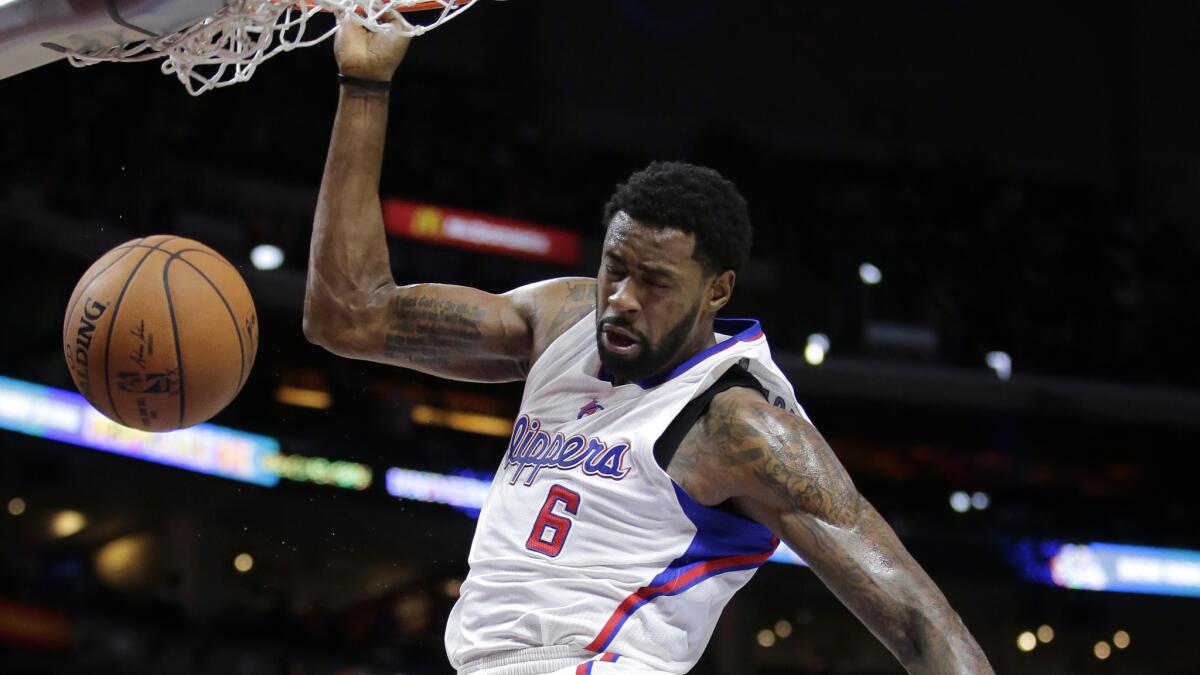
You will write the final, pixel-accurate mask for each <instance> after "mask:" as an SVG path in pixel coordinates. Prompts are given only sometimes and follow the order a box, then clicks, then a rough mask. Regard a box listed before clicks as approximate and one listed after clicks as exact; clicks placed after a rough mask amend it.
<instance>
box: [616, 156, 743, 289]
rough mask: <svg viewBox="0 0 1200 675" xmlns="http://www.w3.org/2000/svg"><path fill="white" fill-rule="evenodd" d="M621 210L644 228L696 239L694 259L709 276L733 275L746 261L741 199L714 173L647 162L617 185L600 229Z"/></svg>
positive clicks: (690, 166)
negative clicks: (668, 230)
mask: <svg viewBox="0 0 1200 675" xmlns="http://www.w3.org/2000/svg"><path fill="white" fill-rule="evenodd" d="M621 211H624V212H625V213H627V214H628V215H629V216H630V217H631V218H633V219H635V220H637V221H640V222H641V223H643V224H645V225H651V226H654V227H670V228H673V229H677V230H682V231H684V232H688V233H690V234H693V235H695V237H696V250H695V253H694V257H695V259H696V260H697V261H698V262H699V263H700V264H701V265H703V266H704V267H705V269H706V270H707V271H708V272H713V273H719V272H724V271H725V270H733V271H734V272H737V271H738V270H740V269H741V268H742V266H743V265H745V264H746V260H747V259H748V258H749V257H750V243H751V240H752V239H753V232H752V230H751V228H750V211H749V209H748V208H747V207H746V199H745V198H744V197H742V194H741V193H740V192H738V189H737V187H735V186H734V184H733V183H731V182H730V181H729V180H728V179H726V178H725V177H724V176H722V175H721V174H719V173H717V171H716V170H714V169H710V168H708V167H705V166H696V165H695V164H688V163H686V162H651V163H650V165H649V166H647V167H646V168H644V169H642V170H641V171H637V172H635V173H634V174H633V175H631V176H630V177H629V180H627V181H626V182H625V183H622V184H621V185H618V186H617V189H616V191H615V192H613V195H612V197H611V198H610V199H609V200H608V204H606V205H605V206H604V227H605V228H607V227H608V224H609V223H611V222H612V219H613V216H615V215H616V214H617V213H619V212H621Z"/></svg>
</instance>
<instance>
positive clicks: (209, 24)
mask: <svg viewBox="0 0 1200 675" xmlns="http://www.w3.org/2000/svg"><path fill="white" fill-rule="evenodd" d="M477 1H478V0H308V1H306V2H284V1H281V0H230V1H229V2H228V4H226V5H225V6H224V7H221V8H220V9H218V10H217V11H216V12H214V13H213V14H212V15H210V16H208V17H205V18H204V19H201V20H200V21H199V22H196V23H193V24H190V25H187V26H185V27H183V28H181V29H179V30H176V31H175V32H172V33H167V34H164V35H151V36H149V37H146V38H144V39H140V40H137V41H134V42H127V43H124V44H118V45H113V46H107V47H96V48H76V49H70V48H63V49H62V51H63V52H64V53H65V54H66V56H67V59H68V60H69V61H70V62H71V65H73V66H80V67H82V66H90V65H93V64H96V63H101V62H105V61H117V62H133V61H150V60H153V59H157V58H162V59H164V61H163V63H162V72H163V73H164V74H166V75H171V74H173V75H175V76H176V77H178V78H179V81H180V82H182V83H183V86H184V87H186V88H187V90H188V93H189V94H191V95H192V96H199V95H200V94H203V93H204V92H206V91H209V90H211V89H216V88H219V87H226V86H229V85H231V84H236V83H238V82H245V81H246V80H249V79H250V78H251V77H252V76H253V75H254V71H255V69H256V68H257V67H258V64H260V63H262V62H263V61H266V60H267V59H269V58H271V57H272V56H275V55H276V54H279V53H280V52H288V51H291V50H293V49H298V48H300V47H311V46H312V45H315V44H317V43H318V42H321V41H323V40H325V39H327V38H328V37H329V36H331V35H333V34H334V33H335V32H337V30H338V28H340V27H341V26H342V25H343V24H345V23H355V24H358V25H360V26H363V27H365V28H367V29H369V30H376V31H382V30H394V31H398V32H399V33H400V34H401V35H409V36H415V35H421V34H422V33H425V32H427V31H430V30H433V29H434V28H437V27H438V26H440V25H442V24H444V23H446V22H447V21H449V20H450V19H453V18H454V17H456V16H458V15H459V14H461V13H462V12H463V11H465V10H466V9H468V8H469V7H470V6H471V5H474V4H475V3H476V2H477ZM318 12H329V13H331V14H333V15H334V16H335V17H336V18H337V25H335V26H334V27H333V28H330V29H328V30H326V31H324V32H322V33H321V34H320V35H317V36H315V37H310V36H308V20H309V19H311V18H312V17H313V16H315V15H316V14H317V13H318ZM406 12H415V13H418V16H411V17H410V16H407V15H406V14H405V13H406ZM393 17H394V21H393V22H392V23H388V20H389V19H391V18H393Z"/></svg>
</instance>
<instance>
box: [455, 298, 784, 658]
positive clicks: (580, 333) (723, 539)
mask: <svg viewBox="0 0 1200 675" xmlns="http://www.w3.org/2000/svg"><path fill="white" fill-rule="evenodd" d="M595 322H596V318H595V314H594V313H592V314H589V315H588V316H587V317H585V318H584V319H583V320H581V321H580V322H579V323H577V324H575V325H574V326H572V327H571V328H569V329H567V331H566V332H565V333H563V335H562V336H561V337H559V338H558V339H557V340H555V341H554V342H553V343H552V344H551V345H550V347H549V348H547V350H546V352H545V353H544V354H543V355H542V357H541V358H540V359H538V361H537V363H536V364H534V366H533V368H532V369H531V370H530V373H529V377H528V380H527V382H526V385H525V393H524V396H523V397H522V400H521V412H520V415H519V417H518V418H517V420H516V423H515V424H514V428H513V433H512V437H511V439H510V442H509V446H508V452H507V453H506V455H505V457H504V459H503V461H502V462H501V464H500V468H499V470H498V471H497V472H496V476H495V479H494V480H493V481H492V486H491V489H490V491H489V492H488V496H487V500H486V501H485V503H484V506H483V510H482V512H481V513H480V516H479V524H478V526H477V528H476V531H475V539H474V541H473V543H472V545H471V553H470V558H469V561H470V566H471V571H470V574H469V575H468V576H467V579H466V581H464V582H463V584H462V588H461V596H460V598H459V600H458V603H457V604H456V605H455V606H454V610H453V611H452V612H451V614H450V620H449V624H448V625H447V628H446V650H447V654H448V655H449V657H450V662H451V664H452V665H453V666H454V667H455V668H456V669H460V670H462V671H474V670H476V669H477V668H478V667H479V666H480V665H481V664H482V663H485V662H488V661H492V662H494V661H496V659H497V658H498V657H499V658H501V660H502V657H501V655H503V654H505V653H513V652H516V651H517V650H527V649H529V648H535V647H536V648H540V647H545V648H550V647H553V648H556V649H558V648H573V649H577V650H579V652H578V653H580V654H584V655H586V656H594V657H595V660H596V661H598V662H599V661H608V662H611V661H613V660H617V659H620V658H621V657H626V658H627V659H628V660H629V661H636V662H638V663H641V664H644V665H645V666H647V667H648V668H650V669H653V670H660V671H665V672H668V673H685V672H687V671H688V670H689V669H691V667H692V666H693V665H694V664H695V663H696V661H697V660H698V659H699V658H700V655H701V653H702V652H703V651H704V647H705V645H706V644H707V643H708V639H709V637H710V636H711V635H712V631H713V627H714V626H715V625H716V622H717V618H718V617H719V615H720V613H721V610H722V609H723V608H724V606H725V604H726V602H728V600H729V598H730V597H731V596H732V595H733V593H734V592H735V591H736V590H737V589H738V588H740V587H741V586H742V585H743V584H745V583H746V582H747V581H748V580H749V579H750V577H751V576H753V575H754V572H755V570H757V568H758V567H759V566H760V565H762V564H763V562H765V561H766V560H767V558H769V557H770V556H771V553H772V552H774V550H775V547H776V545H777V543H778V540H777V539H776V538H775V537H774V536H773V534H772V533H771V532H770V530H768V529H767V528H766V527H764V526H762V525H760V524H758V523H757V522H754V521H752V520H750V519H747V518H744V517H741V516H739V515H735V514H733V513H731V512H729V511H725V510H720V509H715V508H711V507H707V506H704V505H702V504H700V503H698V502H696V501H695V500H693V499H692V498H691V497H689V496H688V495H687V494H686V493H685V492H684V491H683V489H682V488H680V486H679V485H678V484H676V483H675V482H674V481H673V480H672V479H671V478H670V476H668V475H667V472H666V471H665V470H664V468H662V467H660V466H659V465H658V463H657V462H656V461H655V457H654V444H655V441H657V440H658V438H659V436H660V435H662V433H663V431H664V430H665V429H666V428H667V426H668V425H669V424H670V423H671V421H672V420H674V419H675V417H676V416H677V415H678V414H679V413H680V411H681V410H682V409H683V408H684V406H686V405H687V403H688V402H689V401H691V400H692V399H693V398H695V397H696V396H698V395H700V394H701V393H703V392H704V391H705V390H707V389H708V388H709V387H711V386H712V385H713V383H714V382H716V381H717V379H718V378H720V377H721V376H722V375H723V374H724V373H725V372H726V371H727V370H728V369H729V368H730V367H731V366H733V365H735V364H739V363H740V364H741V365H743V366H744V367H745V368H746V369H747V370H748V371H749V373H750V374H751V375H753V376H754V377H755V379H757V380H758V382H759V383H760V384H761V385H762V386H763V388H765V389H766V391H767V395H768V400H770V401H771V402H772V403H774V404H775V405H776V406H778V407H780V408H786V409H788V410H791V411H792V412H794V413H796V414H799V415H803V414H804V412H803V410H802V409H801V408H800V406H799V404H798V403H797V402H796V399H795V394H794V393H793V391H792V387H791V385H790V384H789V383H788V381H787V379H786V378H785V377H784V375H783V373H782V372H781V371H780V370H779V368H778V367H776V366H775V364H774V363H772V361H771V354H770V350H769V349H768V347H767V341H766V336H764V335H763V332H762V330H761V329H760V328H759V324H758V322H757V321H753V320H749V319H717V320H716V325H715V329H716V331H717V334H716V339H717V344H715V345H713V346H712V347H710V348H708V349H706V350H704V351H702V352H700V353H699V354H696V355H695V356H693V357H692V358H690V359H688V360H687V361H685V362H684V363H682V364H680V365H679V366H678V367H676V368H675V369H673V370H672V371H671V372H669V373H666V374H664V375H660V376H656V377H655V378H653V379H652V381H643V382H636V383H629V384H624V385H621V386H613V385H612V383H611V382H610V381H608V380H607V379H604V378H602V375H603V373H602V367H601V363H600V356H599V353H598V351H597V347H596V323H595ZM613 665H616V664H613ZM581 668H582V666H581ZM588 672H590V667H589V671H588Z"/></svg>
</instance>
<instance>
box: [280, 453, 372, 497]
mask: <svg viewBox="0 0 1200 675" xmlns="http://www.w3.org/2000/svg"><path fill="white" fill-rule="evenodd" d="M263 468H264V469H265V470H267V471H270V472H272V473H274V474H276V475H277V476H279V477H280V478H286V479H288V480H290V481H295V482H298V483H313V484H315V485H328V486H331V487H339V488H344V489H347V490H359V491H362V490H366V489H367V488H369V487H371V473H372V472H371V467H369V466H367V465H366V464H359V463H358V462H343V461H340V460H339V461H333V460H328V459H325V458H324V457H305V456H303V455H268V456H266V457H264V458H263Z"/></svg>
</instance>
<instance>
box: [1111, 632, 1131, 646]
mask: <svg viewBox="0 0 1200 675" xmlns="http://www.w3.org/2000/svg"><path fill="white" fill-rule="evenodd" d="M1112 642H1113V646H1114V647H1116V648H1117V649H1125V648H1126V647H1128V646H1129V633H1127V632H1125V631H1123V630H1119V631H1117V632H1115V633H1113V639H1112Z"/></svg>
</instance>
